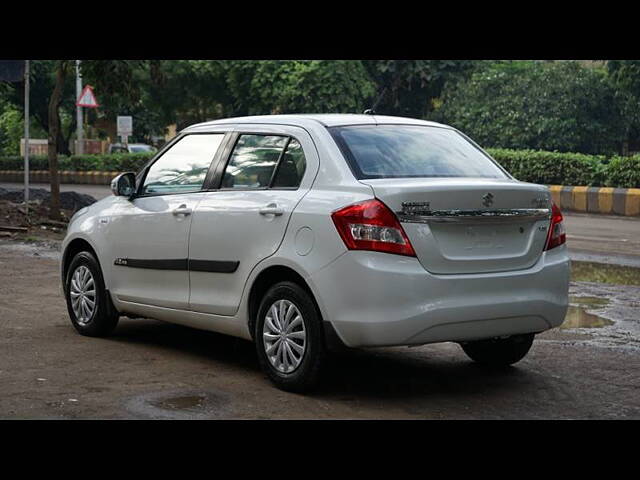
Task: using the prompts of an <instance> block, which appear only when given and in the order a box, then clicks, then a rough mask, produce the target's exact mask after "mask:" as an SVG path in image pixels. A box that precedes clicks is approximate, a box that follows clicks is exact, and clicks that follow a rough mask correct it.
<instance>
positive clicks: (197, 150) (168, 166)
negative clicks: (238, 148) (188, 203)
mask: <svg viewBox="0 0 640 480" xmlns="http://www.w3.org/2000/svg"><path fill="white" fill-rule="evenodd" d="M223 138H224V134H223V133H211V134H197V135H195V134H194V135H187V136H185V137H183V138H181V139H180V140H178V142H176V143H175V144H173V145H172V146H171V147H170V148H169V150H167V151H166V152H165V153H164V154H163V155H162V156H161V157H160V158H159V159H158V160H157V161H155V162H154V163H153V165H151V167H150V168H149V171H148V172H147V175H146V177H145V179H144V184H143V186H142V194H146V195H153V194H155V195H162V194H169V193H188V192H197V191H199V190H200V189H202V185H203V183H204V180H205V177H206V176H207V172H208V170H209V166H210V165H211V162H212V161H213V157H214V156H215V154H216V151H217V150H218V147H219V146H220V143H221V142H222V139H223Z"/></svg>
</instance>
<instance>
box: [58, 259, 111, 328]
mask: <svg viewBox="0 0 640 480" xmlns="http://www.w3.org/2000/svg"><path fill="white" fill-rule="evenodd" d="M65 297H66V300H67V310H68V312H69V317H70V318H71V323H72V324H73V326H74V327H75V329H76V330H77V331H78V333H80V334H81V335H86V336H88V337H105V336H107V335H109V334H110V333H111V332H113V330H114V329H115V328H116V326H117V325H118V320H119V318H120V315H119V314H118V312H117V311H116V309H115V308H114V306H113V303H112V302H111V298H110V296H109V293H108V292H107V290H106V289H105V286H104V279H103V277H102V271H101V269H100V265H99V264H98V261H97V260H96V258H95V257H94V256H93V254H92V253H91V252H86V251H85V252H79V253H77V254H76V255H75V257H73V259H72V260H71V263H70V264H69V268H68V270H67V276H66V279H65ZM83 301H84V306H83V305H82V303H83ZM92 302H93V306H92V305H91V303H92Z"/></svg>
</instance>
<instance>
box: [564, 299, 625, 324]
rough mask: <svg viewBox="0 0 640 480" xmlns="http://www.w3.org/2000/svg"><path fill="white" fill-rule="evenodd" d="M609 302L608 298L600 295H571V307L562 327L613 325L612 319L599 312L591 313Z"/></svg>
mask: <svg viewBox="0 0 640 480" xmlns="http://www.w3.org/2000/svg"><path fill="white" fill-rule="evenodd" d="M608 304H609V301H608V300H607V299H606V298H599V297H575V296H572V297H569V309H568V310H567V316H566V317H565V319H564V323H563V324H562V325H560V329H570V328H600V327H606V326H607V325H613V322H612V321H611V320H608V319H606V318H603V317H600V316H598V315H597V314H594V313H589V312H587V310H591V311H593V310H594V309H595V310H597V309H598V308H602V307H604V306H606V305H608Z"/></svg>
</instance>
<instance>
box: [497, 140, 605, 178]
mask: <svg viewBox="0 0 640 480" xmlns="http://www.w3.org/2000/svg"><path fill="white" fill-rule="evenodd" d="M487 152H488V153H489V154H490V155H491V156H492V157H493V158H494V159H496V161H497V162H498V163H499V164H500V165H502V166H503V167H504V168H505V169H506V170H507V171H508V172H509V173H510V174H511V175H513V176H514V177H516V178H517V179H518V180H522V181H523V182H532V183H542V184H546V185H585V186H601V185H604V180H605V178H606V177H605V169H606V165H607V159H606V157H604V156H600V155H584V154H582V153H560V152H545V151H536V150H510V149H504V148H490V149H487Z"/></svg>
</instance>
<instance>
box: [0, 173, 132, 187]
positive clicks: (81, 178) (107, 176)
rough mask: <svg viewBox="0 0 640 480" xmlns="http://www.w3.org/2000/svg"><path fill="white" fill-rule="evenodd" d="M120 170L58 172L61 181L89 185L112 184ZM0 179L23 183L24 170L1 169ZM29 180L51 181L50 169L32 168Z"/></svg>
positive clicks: (38, 181)
mask: <svg viewBox="0 0 640 480" xmlns="http://www.w3.org/2000/svg"><path fill="white" fill-rule="evenodd" d="M119 173H120V172H97V171H91V172H74V171H70V170H61V171H59V172H58V176H59V178H60V183H76V184H88V185H110V184H111V180H113V178H114V177H115V176H116V175H118V174H119ZM0 181H2V182H12V183H21V182H23V181H24V172H23V171H21V170H0ZM29 181H30V182H33V183H49V171H48V170H32V171H30V172H29Z"/></svg>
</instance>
